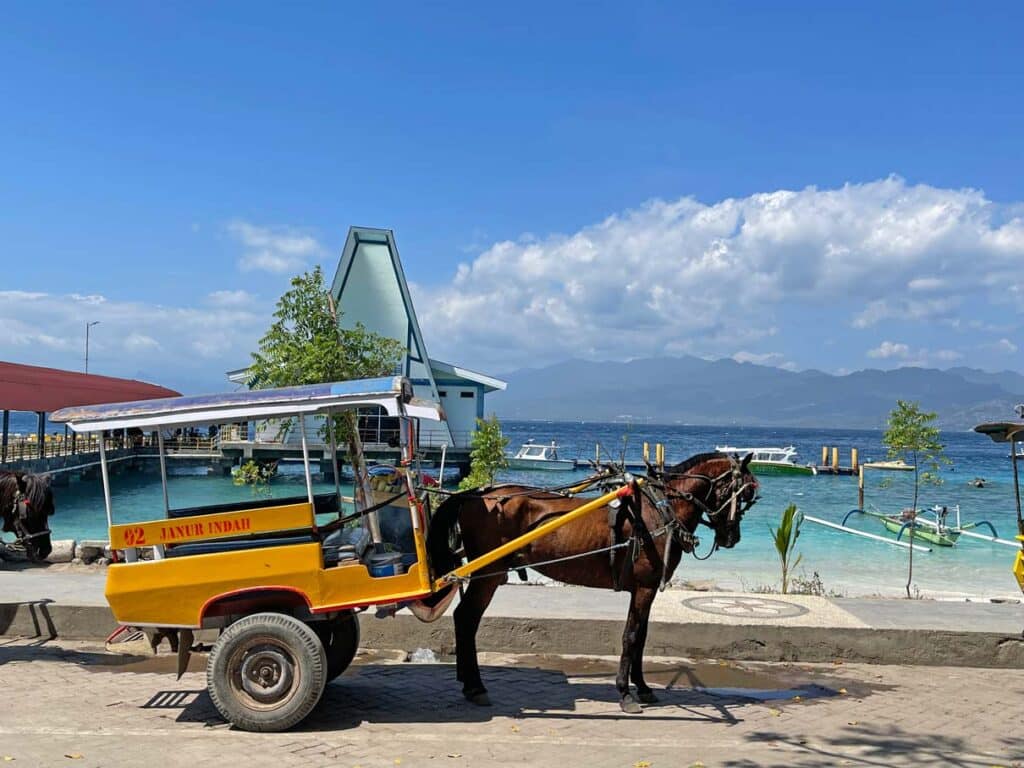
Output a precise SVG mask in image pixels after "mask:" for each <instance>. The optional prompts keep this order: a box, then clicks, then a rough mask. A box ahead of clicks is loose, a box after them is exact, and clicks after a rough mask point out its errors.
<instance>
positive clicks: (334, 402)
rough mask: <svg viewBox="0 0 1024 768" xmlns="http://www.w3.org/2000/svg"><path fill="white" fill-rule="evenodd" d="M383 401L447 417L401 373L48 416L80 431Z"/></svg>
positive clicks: (398, 409)
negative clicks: (416, 392)
mask: <svg viewBox="0 0 1024 768" xmlns="http://www.w3.org/2000/svg"><path fill="white" fill-rule="evenodd" d="M375 405H376V406H380V407H381V408H383V409H384V411H385V412H386V413H387V414H388V415H389V416H414V417H416V418H425V419H431V420H435V421H438V420H443V419H444V412H443V411H442V409H441V407H440V406H439V405H438V404H436V403H432V402H428V401H425V400H417V399H415V398H413V396H412V385H411V384H410V383H409V380H408V379H406V378H405V377H402V376H394V377H382V378H376V379H356V380H353V381H337V382H332V383H327V384H306V385H303V386H298V387H282V388H279V389H253V390H243V391H239V392H225V393H221V394H217V395H192V396H188V397H166V398H160V399H157V400H137V401H135V402H128V403H107V404H104V405H83V406H72V407H70V408H62V409H60V410H59V411H56V412H54V413H53V414H52V415H51V416H50V421H55V422H66V423H67V424H68V426H69V427H71V429H73V430H74V431H76V432H95V431H99V430H103V429H124V428H130V427H140V428H145V427H149V428H156V427H162V426H175V427H178V426H183V425H190V424H216V423H224V422H232V421H249V420H257V419H266V418H274V417H282V416H294V415H299V414H317V413H326V412H328V411H336V410H349V409H353V408H362V407H369V406H375Z"/></svg>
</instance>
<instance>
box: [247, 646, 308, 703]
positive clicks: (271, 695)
mask: <svg viewBox="0 0 1024 768" xmlns="http://www.w3.org/2000/svg"><path fill="white" fill-rule="evenodd" d="M240 671H241V683H242V690H244V691H245V692H246V693H247V694H249V695H250V696H251V697H252V698H253V699H255V700H256V701H258V702H260V703H261V704H271V703H273V702H275V701H278V700H280V699H281V698H283V697H284V696H286V695H287V694H288V693H289V692H290V691H291V688H292V682H293V680H294V679H295V665H294V664H293V662H292V660H291V658H290V657H289V656H288V655H287V654H285V653H284V652H283V651H282V650H281V649H279V648H274V647H267V646H264V647H261V648H254V649H252V650H250V652H249V653H248V654H246V656H245V658H244V659H243V660H242V668H241V670H240Z"/></svg>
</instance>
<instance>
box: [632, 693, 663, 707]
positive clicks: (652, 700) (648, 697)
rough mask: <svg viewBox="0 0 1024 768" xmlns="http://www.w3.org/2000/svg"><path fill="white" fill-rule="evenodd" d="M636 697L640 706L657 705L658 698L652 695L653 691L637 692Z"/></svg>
mask: <svg viewBox="0 0 1024 768" xmlns="http://www.w3.org/2000/svg"><path fill="white" fill-rule="evenodd" d="M636 697H637V698H638V699H640V703H641V704H657V703H658V697H657V696H655V695H654V691H637V694H636Z"/></svg>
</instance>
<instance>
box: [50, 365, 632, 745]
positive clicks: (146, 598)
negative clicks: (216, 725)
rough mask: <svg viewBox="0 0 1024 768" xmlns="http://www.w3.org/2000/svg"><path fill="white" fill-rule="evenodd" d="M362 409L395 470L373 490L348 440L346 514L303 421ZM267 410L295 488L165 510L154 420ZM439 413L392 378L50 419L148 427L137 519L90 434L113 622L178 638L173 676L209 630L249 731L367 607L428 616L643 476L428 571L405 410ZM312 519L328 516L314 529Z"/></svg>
mask: <svg viewBox="0 0 1024 768" xmlns="http://www.w3.org/2000/svg"><path fill="white" fill-rule="evenodd" d="M360 408H379V409H381V410H383V411H384V412H385V413H386V414H387V415H388V416H391V417H397V418H398V420H399V423H400V430H399V432H400V445H401V450H402V458H401V468H402V469H404V470H406V471H403V472H401V474H400V475H399V476H397V477H396V478H395V481H396V482H395V484H394V485H389V486H388V488H387V489H384V488H377V487H374V486H372V485H371V483H370V477H369V474H368V473H367V472H366V470H365V462H364V460H363V457H362V447H361V445H360V443H359V440H358V434H356V435H355V436H354V437H353V438H352V446H351V447H352V450H353V451H354V453H355V455H354V456H353V462H354V463H355V465H356V467H358V468H359V469H358V470H357V475H358V479H357V481H356V484H355V485H356V494H355V511H354V512H352V513H350V514H347V515H343V514H341V512H342V509H343V507H342V503H343V501H345V499H343V497H342V495H341V488H340V485H339V484H338V477H339V472H338V458H337V457H338V450H337V446H336V444H335V439H334V435H333V433H332V434H331V435H330V438H331V439H330V454H331V461H332V462H333V464H334V477H335V492H334V493H329V494H320V495H314V494H313V482H312V475H311V472H310V451H309V446H308V443H307V439H306V423H305V421H306V419H305V417H306V416H312V415H321V416H328V417H330V416H335V415H338V414H342V413H346V412H352V411H355V410H358V409H360ZM268 418H274V419H290V418H295V419H296V420H297V421H298V424H299V432H300V436H301V446H302V462H303V468H304V471H305V480H306V494H305V495H304V496H302V497H298V498H294V499H287V500H283V499H266V498H256V499H250V500H247V501H243V502H238V503H228V504H215V505H210V506H205V507H191V508H186V509H180V508H172V507H171V505H170V501H169V498H168V492H167V465H166V460H165V449H164V438H163V429H164V428H172V429H173V428H177V427H182V426H198V425H209V424H224V423H238V422H247V421H260V420H264V419H268ZM443 418H444V412H443V410H442V409H441V407H440V405H438V404H436V403H433V402H427V401H423V400H417V399H414V398H413V394H412V385H411V383H410V382H409V380H408V379H406V378H403V377H395V378H377V379H364V380H360V381H344V382H336V383H331V384H312V385H308V386H297V387H286V388H282V389H265V390H254V391H245V392H233V393H228V394H221V395H207V396H198V397H177V398H167V399H160V400H146V401H140V402H131V403H112V404H106V405H94V406H80V407H71V408H64V409H62V410H59V411H57V412H55V413H54V414H53V415H52V416H51V420H53V421H55V422H66V423H67V424H68V426H69V427H70V428H71V429H72V430H74V431H75V432H102V431H104V430H120V429H126V428H127V429H133V428H138V429H143V430H146V431H153V432H155V433H156V436H157V446H158V456H159V460H160V477H161V482H162V484H163V505H162V507H163V508H162V509H161V510H160V515H159V517H153V518H151V519H149V520H146V521H143V522H129V523H116V522H115V521H114V511H113V508H112V505H111V494H110V477H109V472H108V464H107V456H106V452H105V446H104V441H102V440H101V441H100V442H99V452H100V470H101V477H102V480H103V499H104V507H105V510H106V515H107V525H108V529H109V535H110V546H111V547H112V549H113V550H114V555H115V557H114V562H113V563H112V564H111V565H110V566H109V567H108V568H107V578H106V589H105V594H106V598H107V601H108V603H109V604H110V607H111V610H112V611H113V613H114V617H115V618H116V619H117V621H118V622H120V623H121V624H122V625H126V626H129V627H138V628H143V629H145V630H148V631H149V632H151V633H157V632H164V633H175V632H176V633H177V634H178V675H179V677H180V676H181V674H182V673H183V672H184V670H185V668H186V667H187V664H188V659H189V655H190V651H191V647H192V641H193V639H194V633H195V632H196V631H198V630H200V629H216V630H219V631H220V636H219V638H218V639H217V641H216V642H215V643H214V645H213V648H212V650H211V653H210V656H209V658H208V661H207V688H208V690H209V693H210V697H211V699H212V701H213V703H214V705H215V706H216V708H217V710H218V711H219V712H220V713H221V715H223V716H224V718H225V719H226V720H228V721H229V722H231V723H232V724H234V725H235V726H237V727H239V728H242V729H245V730H252V731H279V730H284V729H287V728H290V727H292V726H293V725H295V724H296V723H298V722H300V721H301V720H302V719H303V718H304V717H306V715H308V714H309V712H310V711H311V710H312V709H313V707H314V706H316V704H317V702H318V701H319V700H320V698H321V696H322V694H323V691H324V686H325V685H326V683H327V682H328V681H329V680H331V679H333V678H335V677H337V676H338V675H340V674H341V673H342V672H343V671H344V670H345V668H346V667H347V666H348V665H349V663H351V661H352V659H353V657H354V656H355V653H356V648H357V646H358V644H359V622H358V621H357V618H356V614H357V612H359V611H363V610H366V609H368V608H376V609H377V613H378V615H392V614H393V613H394V612H395V611H396V610H399V609H400V608H403V607H407V608H409V610H410V611H411V612H412V613H413V615H415V616H416V617H417V618H418V619H421V620H423V621H432V620H434V619H436V618H438V617H439V616H441V615H442V614H443V613H444V611H445V608H446V607H447V606H448V604H449V602H450V601H451V599H452V598H453V597H454V595H455V594H456V593H457V592H458V590H456V589H453V588H452V586H453V585H455V584H457V583H459V582H460V580H462V579H466V578H468V577H469V576H471V575H472V574H474V573H476V572H478V571H480V570H481V569H482V568H485V567H487V566H488V565H491V564H492V563H494V562H496V561H498V560H501V559H502V558H504V557H507V556H508V555H509V554H511V553H513V552H516V551H517V550H519V549H521V548H523V547H525V546H527V545H529V544H530V543H531V542H533V541H535V540H536V539H538V538H540V537H542V536H546V535H547V534H549V533H551V532H552V531H554V530H556V529H558V528H560V527H562V526H564V525H568V524H570V523H572V522H574V521H576V520H579V519H580V518H581V517H583V516H585V515H588V514H590V513H592V512H594V511H595V510H598V509H600V508H602V507H604V506H606V505H608V504H610V503H611V502H613V501H615V500H616V499H624V498H626V497H628V496H631V495H632V494H633V493H634V489H635V488H638V487H640V486H641V485H642V484H643V482H644V480H643V479H641V478H633V477H632V476H629V475H622V476H619V477H617V478H615V479H609V477H608V475H595V477H594V478H591V479H590V480H589V481H584V482H583V483H582V484H580V485H579V486H577V488H578V489H579V490H583V489H586V488H589V487H591V486H593V485H595V484H597V483H599V482H600V483H603V485H602V486H601V487H602V488H603V489H604V490H605V492H602V493H601V494H600V495H599V496H597V497H596V498H594V499H592V500H589V501H587V502H586V503H584V504H582V505H581V506H579V507H576V508H575V509H573V510H572V511H570V512H567V513H565V514H563V515H560V516H559V517H557V518H553V519H550V520H546V521H544V522H543V523H541V524H540V525H538V526H536V527H535V528H533V529H532V530H530V531H528V532H527V533H524V534H522V535H521V536H518V537H516V538H514V539H512V540H510V541H507V542H505V543H503V544H502V545H501V546H499V547H497V548H496V549H493V550H491V551H489V552H487V553H485V554H483V555H480V556H479V557H476V558H474V559H472V560H470V561H469V562H466V563H464V564H462V565H460V566H459V567H457V568H455V570H452V571H449V572H437V571H435V569H434V568H433V567H432V564H431V563H430V562H429V558H428V554H427V549H426V530H427V525H428V523H429V509H428V504H427V503H426V502H425V501H424V500H423V499H421V498H420V496H418V495H417V488H416V487H415V485H414V481H413V477H412V476H413V472H412V471H411V469H412V465H413V464H414V461H415V456H414V447H415V445H416V429H417V421H416V420H417V419H428V420H440V419H443ZM332 432H333V431H332ZM396 488H397V491H396V492H395V493H392V492H391V491H392V490H395V489H396ZM608 488H610V490H608ZM381 496H383V497H384V498H383V499H381V500H378V499H379V498H380V497H381ZM318 514H320V515H321V516H322V515H324V514H331V515H333V516H334V519H333V520H331V521H330V522H329V523H326V524H323V523H321V522H320V521H318V519H317V515H318ZM119 631H120V630H119Z"/></svg>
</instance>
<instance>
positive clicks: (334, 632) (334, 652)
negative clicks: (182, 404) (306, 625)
mask: <svg viewBox="0 0 1024 768" xmlns="http://www.w3.org/2000/svg"><path fill="white" fill-rule="evenodd" d="M314 627H315V628H316V633H317V634H318V635H319V636H320V640H321V642H323V644H324V652H325V653H326V654H327V682H330V681H331V680H333V679H334V678H336V677H337V676H338V675H340V674H341V673H342V672H344V671H345V670H346V669H348V665H349V664H351V663H352V659H354V658H355V655H356V650H357V649H358V648H359V619H358V618H357V617H356V615H355V614H354V613H347V614H345V615H344V616H340V617H338V618H337V619H334V620H332V621H320V622H317V623H316V624H315V625H314Z"/></svg>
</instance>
